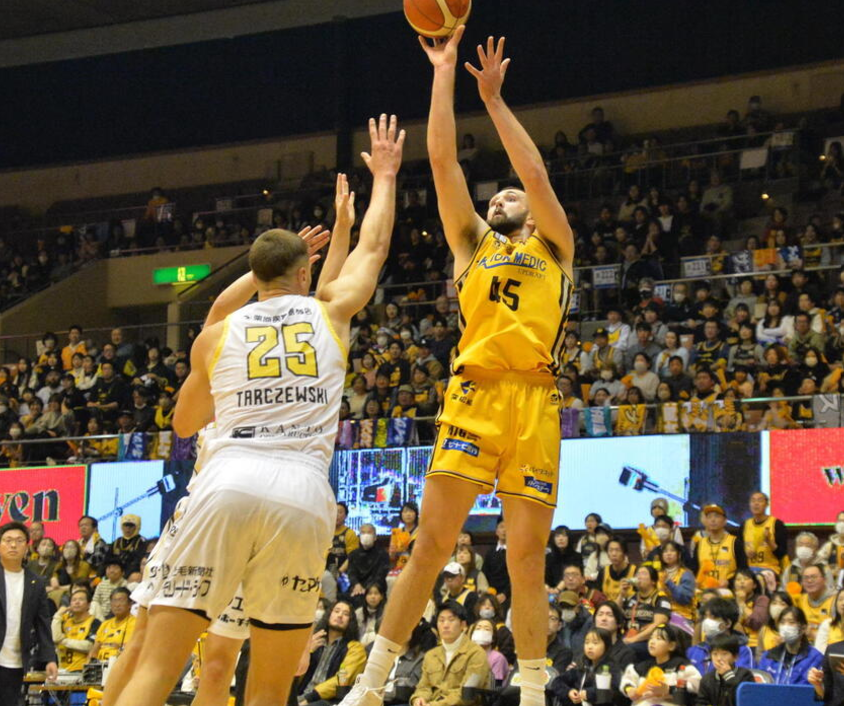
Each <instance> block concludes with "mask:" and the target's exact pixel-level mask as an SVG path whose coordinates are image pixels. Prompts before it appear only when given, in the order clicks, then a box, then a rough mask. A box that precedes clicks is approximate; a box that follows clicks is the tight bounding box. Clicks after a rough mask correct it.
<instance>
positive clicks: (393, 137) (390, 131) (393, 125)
mask: <svg viewBox="0 0 844 706" xmlns="http://www.w3.org/2000/svg"><path fill="white" fill-rule="evenodd" d="M397 125H398V118H396V116H395V115H391V116H390V127H389V129H388V130H387V137H388V138H389V140H390V142H395V141H396V126H397Z"/></svg>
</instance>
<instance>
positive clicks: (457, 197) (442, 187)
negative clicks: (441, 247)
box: [431, 159, 488, 272]
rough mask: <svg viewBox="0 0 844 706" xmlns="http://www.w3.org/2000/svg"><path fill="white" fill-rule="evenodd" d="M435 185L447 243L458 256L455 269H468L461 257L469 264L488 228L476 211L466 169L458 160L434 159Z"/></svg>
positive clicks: (432, 168) (432, 165) (455, 255)
mask: <svg viewBox="0 0 844 706" xmlns="http://www.w3.org/2000/svg"><path fill="white" fill-rule="evenodd" d="M431 170H432V171H433V174H434V187H435V188H436V191H437V208H438V210H439V214H440V219H441V220H442V222H443V232H444V233H445V238H446V241H448V246H449V248H451V252H452V253H454V258H455V267H454V269H455V272H457V271H460V270H463V269H465V266H461V260H464V261H465V265H468V264H469V263H468V261H469V259H470V258H471V257H472V253H473V252H474V251H475V247H476V246H477V244H478V240H480V238H481V237H482V236H483V234H484V233H485V232H486V231H487V228H488V226H487V224H486V222H485V221H484V219H483V218H481V217H480V216H479V215H478V213H477V211H475V204H474V203H473V201H472V197H471V196H470V194H469V187H468V186H467V185H466V177H465V176H464V174H463V169H462V168H461V166H460V164H458V162H457V161H456V160H455V161H454V162H452V163H450V164H449V163H437V162H435V161H434V160H433V159H432V160H431Z"/></svg>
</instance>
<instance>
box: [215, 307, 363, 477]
mask: <svg viewBox="0 0 844 706" xmlns="http://www.w3.org/2000/svg"><path fill="white" fill-rule="evenodd" d="M346 357H347V354H346V350H345V346H344V345H343V344H342V343H341V342H340V339H339V338H338V336H337V334H336V332H335V331H334V327H333V326H332V324H331V321H330V320H329V318H328V314H327V312H326V311H325V308H324V305H323V304H322V302H320V301H318V300H317V299H314V298H313V297H301V296H296V295H285V296H281V297H273V298H271V299H267V300H265V301H262V302H256V303H254V304H250V305H249V306H246V307H244V308H242V309H240V310H238V311H236V312H235V313H234V314H231V315H230V316H229V317H228V318H227V319H226V322H225V324H224V328H223V334H222V336H221V338H220V343H219V344H218V346H217V350H216V352H215V354H214V358H213V360H212V363H211V370H210V373H209V374H210V378H211V394H212V395H213V396H214V405H215V413H216V420H215V421H216V428H215V429H214V432H213V438H212V439H206V443H205V446H206V447H210V448H209V450H210V451H211V452H212V453H213V452H214V451H216V450H217V449H219V448H221V447H224V446H225V447H229V446H237V447H238V448H242V449H243V450H244V451H246V452H248V450H249V449H250V448H251V449H265V450H275V449H278V450H279V451H285V450H288V451H294V452H300V453H304V454H307V455H309V456H311V457H312V458H313V459H314V460H315V461H317V462H319V463H320V464H322V465H323V466H324V467H325V469H326V472H327V470H328V465H329V463H330V462H331V455H332V453H333V452H334V439H335V437H336V435H337V424H338V419H339V415H340V401H341V399H342V397H343V385H344V382H345V377H346Z"/></svg>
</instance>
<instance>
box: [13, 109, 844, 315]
mask: <svg viewBox="0 0 844 706" xmlns="http://www.w3.org/2000/svg"><path fill="white" fill-rule="evenodd" d="M842 104H844V97H842ZM841 111H842V109H841V108H839V109H837V110H832V111H826V113H825V114H824V115H823V116H820V117H818V116H813V119H815V120H817V119H821V120H822V121H823V122H825V123H836V122H844V119H842V115H840V114H841ZM795 129H800V130H802V133H803V135H805V136H806V137H805V140H804V141H806V140H807V141H808V143H810V144H805V145H803V146H802V147H800V146H797V147H798V149H797V152H795V151H794V150H792V149H791V148H792V147H794V145H792V144H791V143H789V141H788V140H785V141H783V143H782V145H783V146H782V149H780V148H779V147H778V145H779V144H780V143H778V142H776V141H772V139H771V137H767V138H766V137H765V135H766V134H768V133H769V132H770V131H774V133H776V132H781V133H790V132H791V131H793V130H795ZM702 138H709V142H703V143H699V144H682V143H681V145H680V146H678V147H676V148H673V149H672V148H671V147H672V146H671V145H666V146H665V147H662V146H661V145H660V141H659V139H658V138H657V137H656V136H651V137H647V138H643V139H638V138H625V137H623V136H621V135H620V134H619V133H618V131H617V130H616V128H615V126H614V125H613V123H612V122H611V121H610V120H608V119H606V117H605V115H604V110H603V109H602V108H601V107H596V108H594V109H593V111H592V113H591V120H590V122H589V123H588V124H586V125H585V126H583V128H582V129H581V130H580V131H579V132H578V136H577V139H576V140H575V141H574V142H570V141H569V139H568V137H567V136H566V134H565V133H564V132H563V131H558V132H557V133H556V135H555V138H554V143H553V144H551V145H548V146H547V147H546V148H544V149H543V154H544V157H545V161H546V164H547V166H548V169H549V171H550V172H551V173H552V175H554V176H555V179H556V182H555V183H556V185H557V187H558V190H559V191H560V192H561V196H562V197H563V198H564V201H565V203H566V205H567V207H568V208H569V211H570V215H571V217H572V220H573V221H574V223H575V225H576V229H577V230H578V232H579V234H580V235H581V242H580V243H579V245H580V247H579V248H578V259H579V262H578V264H582V265H590V264H603V263H606V262H617V261H621V260H623V259H625V258H627V257H628V254H627V253H626V249H627V246H628V243H632V244H634V245H636V248H637V254H638V256H640V257H641V258H642V259H645V260H648V261H650V262H652V263H655V264H656V265H657V266H658V268H659V269H660V270H661V271H662V272H664V273H665V274H667V275H668V274H672V273H674V272H675V271H676V267H677V263H678V258H679V257H680V256H682V255H686V254H698V253H703V252H707V251H708V250H709V249H710V248H717V245H718V244H719V243H716V242H714V241H711V236H712V235H715V236H718V237H719V238H724V237H725V236H726V235H728V234H729V233H730V232H731V228H732V225H733V220H732V217H733V212H732V207H733V193H732V188H731V187H730V186H729V184H727V183H725V181H724V180H725V178H726V179H727V180H729V179H730V178H732V177H734V176H735V175H736V174H737V172H738V169H739V158H738V151H740V150H742V149H745V148H752V147H760V146H770V147H772V155H771V162H772V165H773V167H772V174H771V175H772V176H773V177H787V176H793V175H795V174H797V173H798V171H801V172H808V173H809V176H811V178H813V179H814V180H815V181H816V182H817V183H818V184H819V186H820V187H822V189H824V190H829V191H840V190H841V188H842V179H844V154H842V149H841V144H840V143H839V142H834V143H832V144H831V146H830V148H829V150H828V153H827V154H825V155H824V159H823V160H822V161H821V162H818V161H817V156H816V150H817V145H816V143H817V142H818V141H819V137H818V136H815V135H814V133H813V131H812V127H811V123H810V121H808V120H807V119H805V118H801V119H799V120H797V121H796V122H795V121H791V122H790V123H789V124H786V122H784V121H783V120H781V119H779V118H777V117H775V116H773V115H772V114H771V113H770V112H769V111H767V110H765V109H763V108H762V99H761V98H760V97H759V96H751V97H750V99H749V100H748V104H747V107H746V109H745V111H744V116H743V117H742V116H741V115H740V113H739V111H737V110H730V111H729V112H728V113H727V116H726V118H725V121H724V122H723V123H722V124H719V125H713V126H712V127H711V129H709V130H708V131H705V132H701V133H700V134H699V136H698V139H702ZM801 150H802V151H801ZM725 151H732V152H733V153H732V154H726V153H725ZM669 153H670V154H669ZM709 153H712V154H714V155H716V156H715V157H709V156H708V155H709ZM795 154H798V156H799V157H800V159H803V160H804V161H806V160H808V159H809V158H808V156H807V155H808V154H811V160H810V166H805V165H804V166H803V167H802V168H801V167H800V165H798V164H797V161H798V157H795ZM490 156H491V153H490V152H489V151H488V150H484V149H483V148H482V147H480V146H479V145H478V144H477V143H476V141H475V138H474V136H473V135H471V134H466V135H464V136H463V137H462V142H461V149H460V150H459V153H458V159H459V160H460V162H461V164H462V166H463V168H464V171H465V173H466V175H467V177H468V179H469V180H470V182H474V181H478V180H481V179H486V180H489V179H493V180H494V179H500V178H501V177H502V176H503V174H501V173H500V165H499V164H498V161H497V160H496V159H490ZM669 157H671V159H672V160H674V162H676V164H678V165H680V166H681V167H682V169H681V171H682V174H683V175H684V176H685V181H684V185H683V186H682V187H681V188H675V187H677V184H676V183H675V182H676V179H674V178H672V179H671V180H669V181H671V183H670V184H668V186H670V187H672V192H673V193H669V192H668V191H666V183H667V182H666V179H665V174H664V171H663V168H662V167H661V166H660V164H659V163H660V161H661V160H666V159H668V158H669ZM674 162H672V164H673V163H674ZM493 165H494V166H493ZM414 171H419V170H414ZM675 171H676V170H675ZM584 172H585V173H587V174H589V175H590V176H589V179H590V183H592V182H593V181H598V182H600V183H601V184H603V185H604V186H602V188H600V189H599V190H598V191H597V192H596V191H595V190H594V189H590V190H589V192H588V193H587V194H581V193H579V192H578V191H577V190H574V191H572V189H571V188H570V183H569V182H568V181H566V180H565V178H566V177H569V176H571V175H575V176H577V175H578V174H580V173H584ZM759 176H761V175H759ZM335 177H336V174H335V173H334V172H332V171H330V170H324V171H322V172H317V173H314V174H310V175H308V176H307V177H305V178H304V179H303V181H302V183H301V185H300V187H301V190H300V192H299V193H298V194H293V195H291V194H289V193H283V194H275V193H273V192H271V191H264V192H263V193H261V194H256V195H254V196H252V197H249V198H246V197H242V198H241V200H243V199H244V198H245V200H243V203H244V204H245V203H247V202H248V204H249V207H246V208H243V207H240V206H239V202H238V204H235V203H234V202H235V200H236V199H225V201H226V203H230V202H231V204H232V205H231V208H234V206H235V205H238V208H234V210H228V211H227V210H219V211H217V212H208V213H204V214H199V215H194V217H192V218H191V219H190V220H188V219H186V218H185V215H184V214H180V213H179V212H178V208H177V207H178V204H177V203H173V202H171V200H170V198H169V197H168V195H167V194H166V192H165V191H164V190H163V189H162V188H161V187H155V188H154V189H152V190H151V192H150V195H149V199H148V202H147V204H146V206H145V207H142V208H137V209H129V210H130V211H135V212H137V214H136V215H135V217H131V218H126V219H120V220H113V221H104V222H102V223H97V224H93V225H91V224H89V225H85V226H80V227H70V226H68V227H64V228H61V229H57V230H55V231H51V234H50V235H49V237H48V236H47V234H46V232H41V233H39V235H38V237H36V238H34V245H31V244H30V242H31V241H29V242H25V241H21V240H20V238H19V237H16V238H14V239H13V241H11V240H10V242H9V243H8V244H7V243H5V242H4V241H3V240H2V239H0V307H3V306H6V305H8V304H11V303H14V302H17V301H20V300H21V299H22V298H24V297H26V296H27V295H28V294H30V293H32V292H34V291H38V290H40V289H42V288H43V287H45V286H47V285H48V284H49V283H51V282H56V281H58V280H60V279H63V278H64V277H66V276H67V275H68V274H70V273H72V272H73V271H75V270H76V269H78V268H79V267H80V266H83V265H85V264H86V263H88V262H90V261H92V260H95V259H98V258H101V257H108V256H123V255H127V254H137V253H141V252H153V251H167V250H173V251H175V250H179V251H183V250H195V249H205V248H215V247H221V246H226V245H246V244H249V243H250V242H251V241H252V240H253V239H254V238H255V237H257V236H258V235H260V233H262V232H263V231H264V230H266V229H268V228H271V227H282V228H288V229H290V230H293V231H298V230H300V229H301V228H302V227H303V226H305V225H309V224H310V225H317V224H320V223H322V224H324V225H326V226H327V225H328V223H329V220H330V216H331V210H332V202H333V191H332V189H333V184H334V183H335ZM561 178H562V180H561ZM648 185H651V186H650V188H649V186H648ZM429 186H430V176H429V174H428V173H427V168H426V167H422V169H421V171H419V173H414V174H412V175H411V176H409V177H408V176H407V175H405V183H404V186H403V188H404V192H403V194H402V199H403V202H402V203H401V204H399V208H400V211H401V217H400V218H399V219H398V224H397V227H398V233H397V240H399V241H401V242H402V243H403V246H402V248H401V249H400V250H396V251H395V253H394V255H395V256H396V257H394V258H391V267H390V269H389V271H388V272H385V279H386V280H388V281H394V282H396V283H408V282H425V281H439V280H442V279H443V278H444V275H445V274H446V273H447V261H448V252H447V247H446V246H445V242H444V239H443V237H442V232H441V230H442V229H441V226H440V224H439V223H438V221H437V219H436V209H435V208H434V204H433V203H432V202H431V201H430V200H428V199H427V198H426V194H427V192H430V188H429ZM350 187H351V189H352V190H354V191H355V192H356V194H357V195H358V202H357V206H356V207H357V209H358V212H359V213H362V212H363V211H364V210H365V207H366V203H367V201H368V184H367V182H366V179H365V178H364V172H353V173H352V174H351V175H350ZM623 192H626V194H625V195H624V196H623V197H622V199H623V200H622V203H621V204H620V205H614V204H607V205H606V208H605V209H602V215H601V219H600V221H599V226H598V227H597V228H596V230H597V231H598V232H600V237H597V236H595V235H594V232H590V231H589V229H588V228H585V227H583V224H582V223H581V222H580V221H579V217H578V208H577V207H576V205H575V203H576V202H578V201H581V200H582V199H584V198H591V197H593V196H596V195H598V194H605V195H612V194H621V193H623ZM640 207H641V208H640ZM604 210H606V211H607V213H606V214H604V213H603V211H604ZM818 235H819V236H822V233H820V232H819V233H818ZM805 237H806V236H805V233H803V232H802V231H801V232H795V231H793V230H788V231H787V232H786V235H785V241H787V244H788V245H794V244H797V243H801V242H803V241H804V239H805ZM808 237H809V242H810V243H811V236H808ZM821 239H822V238H821ZM12 242H14V244H12ZM719 242H720V241H719ZM601 245H606V246H607V247H606V249H603V248H601ZM783 247H784V245H783ZM420 251H421V252H420ZM420 254H421V255H424V257H419V255H420ZM399 255H402V256H403V257H402V258H401V259H399V258H398V256H399ZM631 257H632V256H631Z"/></svg>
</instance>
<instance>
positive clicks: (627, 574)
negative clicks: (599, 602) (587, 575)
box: [598, 564, 636, 601]
mask: <svg viewBox="0 0 844 706" xmlns="http://www.w3.org/2000/svg"><path fill="white" fill-rule="evenodd" d="M635 575H636V566H635V564H628V566H627V568H626V569H625V570H624V571H622V572H621V576H619V578H618V580H616V579H615V578H614V577H613V570H612V567H611V566H605V567H604V568H602V569H601V576H600V577H599V581H598V583H599V585H600V587H601V593H603V594H604V595H605V596H606V597H607V600H608V601H615V600H618V597H619V596H620V595H621V580H622V579H631V578H633V577H634V576H635Z"/></svg>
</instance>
